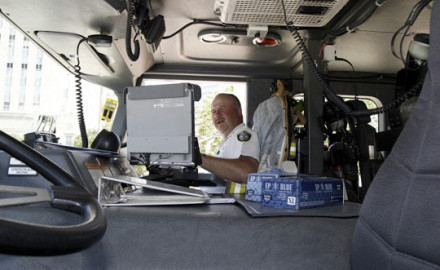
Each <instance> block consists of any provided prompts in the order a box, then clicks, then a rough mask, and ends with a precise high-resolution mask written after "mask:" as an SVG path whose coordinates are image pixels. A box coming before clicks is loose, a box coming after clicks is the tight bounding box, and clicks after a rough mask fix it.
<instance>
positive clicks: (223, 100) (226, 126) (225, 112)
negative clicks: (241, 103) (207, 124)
mask: <svg viewBox="0 0 440 270" xmlns="http://www.w3.org/2000/svg"><path fill="white" fill-rule="evenodd" d="M211 115H212V122H213V124H214V126H215V128H216V129H217V130H218V132H220V134H221V135H222V136H223V138H226V136H228V135H229V133H231V131H232V130H233V129H234V128H235V127H236V126H237V125H239V124H241V123H242V122H243V117H242V113H241V109H240V107H238V106H237V104H236V103H235V102H234V100H233V98H231V97H228V96H223V95H219V96H217V97H216V98H215V99H214V100H213V101H212V103H211Z"/></svg>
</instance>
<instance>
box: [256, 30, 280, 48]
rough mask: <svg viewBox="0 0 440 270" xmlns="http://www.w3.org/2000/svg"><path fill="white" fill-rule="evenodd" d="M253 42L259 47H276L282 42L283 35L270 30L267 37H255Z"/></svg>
mask: <svg viewBox="0 0 440 270" xmlns="http://www.w3.org/2000/svg"><path fill="white" fill-rule="evenodd" d="M252 43H253V44H254V45H256V46H259V47H276V46H278V45H280V44H281V36H279V35H278V34H276V33H272V32H270V33H267V35H266V36H265V37H255V38H254V39H253V40H252Z"/></svg>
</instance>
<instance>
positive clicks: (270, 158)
mask: <svg viewBox="0 0 440 270" xmlns="http://www.w3.org/2000/svg"><path fill="white" fill-rule="evenodd" d="M283 119H284V109H283V106H282V102H281V98H280V97H279V96H273V97H271V98H269V99H267V100H265V101H263V102H262V103H260V104H259V105H258V107H257V109H256V110H255V113H254V117H253V122H254V129H255V130H256V131H257V134H258V140H259V141H260V165H259V167H258V171H259V172H262V171H266V170H268V169H271V168H279V167H280V165H281V162H282V161H283V160H284V153H285V148H286V143H287V136H286V130H285V129H284V120H283Z"/></svg>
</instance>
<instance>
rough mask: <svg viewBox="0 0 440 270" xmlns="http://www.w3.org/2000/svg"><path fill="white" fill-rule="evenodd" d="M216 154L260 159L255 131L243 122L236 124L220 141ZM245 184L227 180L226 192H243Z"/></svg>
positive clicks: (232, 157) (226, 156) (224, 156)
mask: <svg viewBox="0 0 440 270" xmlns="http://www.w3.org/2000/svg"><path fill="white" fill-rule="evenodd" d="M217 156H218V157H221V158H227V159H236V158H239V157H240V156H247V157H251V158H254V159H256V160H257V161H259V160H260V144H259V142H258V135H257V133H256V132H255V131H254V130H252V129H250V128H248V127H247V126H246V125H245V124H244V123H241V124H240V125H238V126H236V127H235V128H234V129H233V130H232V131H231V133H229V135H228V136H227V137H226V138H225V139H224V140H223V141H222V142H221V143H220V146H219V149H218V152H217ZM245 190H246V185H245V184H238V183H235V182H231V181H229V183H228V185H227V186H226V192H227V193H244V192H245Z"/></svg>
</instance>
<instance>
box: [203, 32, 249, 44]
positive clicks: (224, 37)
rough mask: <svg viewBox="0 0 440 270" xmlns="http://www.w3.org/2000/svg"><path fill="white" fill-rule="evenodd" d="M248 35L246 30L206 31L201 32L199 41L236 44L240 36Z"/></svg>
mask: <svg viewBox="0 0 440 270" xmlns="http://www.w3.org/2000/svg"><path fill="white" fill-rule="evenodd" d="M243 35H246V31H244V30H236V29H205V30H202V31H200V32H199V34H198V37H199V40H200V41H202V42H205V43H215V44H229V45H232V44H236V43H237V42H238V41H239V36H240V37H241V36H243Z"/></svg>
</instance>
